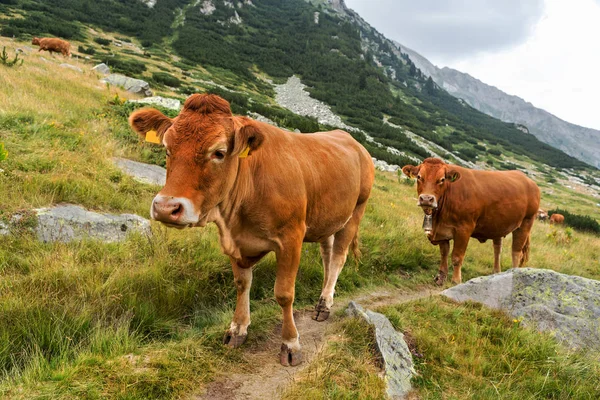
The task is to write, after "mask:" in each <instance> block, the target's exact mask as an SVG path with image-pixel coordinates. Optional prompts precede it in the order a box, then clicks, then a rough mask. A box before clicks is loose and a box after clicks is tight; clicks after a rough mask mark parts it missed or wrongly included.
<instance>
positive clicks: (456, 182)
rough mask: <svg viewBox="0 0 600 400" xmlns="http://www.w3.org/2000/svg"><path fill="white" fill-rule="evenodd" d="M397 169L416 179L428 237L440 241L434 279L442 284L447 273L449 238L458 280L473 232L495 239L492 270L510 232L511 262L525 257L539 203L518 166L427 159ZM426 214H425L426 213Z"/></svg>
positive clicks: (477, 236) (517, 263) (521, 262)
mask: <svg viewBox="0 0 600 400" xmlns="http://www.w3.org/2000/svg"><path fill="white" fill-rule="evenodd" d="M402 172H404V174H406V175H407V176H409V177H413V178H415V177H416V178H417V193H418V195H419V200H418V205H419V206H420V207H422V208H423V211H424V212H425V214H426V215H431V220H432V226H431V230H430V232H429V233H428V235H427V236H428V239H429V240H430V241H431V243H432V244H434V245H439V246H440V253H441V255H442V260H441V263H440V270H439V274H438V275H437V277H436V278H435V281H436V283H437V284H438V285H442V284H443V283H444V281H445V280H446V278H447V276H448V253H449V251H450V240H454V247H453V249H452V265H453V267H454V271H453V274H452V282H454V283H460V282H461V281H462V276H461V266H462V263H463V259H464V256H465V251H466V250H467V245H468V244H469V238H471V237H474V238H475V239H477V240H479V241H480V242H482V243H483V242H485V241H486V240H488V239H492V240H493V242H494V272H500V252H501V250H502V238H503V237H504V236H506V235H508V234H509V233H511V232H512V234H513V242H512V266H513V268H515V267H517V266H523V265H524V264H525V263H526V262H527V259H528V257H529V241H530V239H529V236H530V231H531V227H532V226H533V222H534V221H535V218H536V216H537V212H538V209H539V206H540V189H539V188H538V186H537V185H536V184H535V182H533V181H532V180H531V179H529V178H528V177H527V176H525V174H523V173H522V172H519V171H502V172H500V171H478V170H471V169H467V168H462V167H459V166H455V165H449V164H446V163H444V162H443V161H442V160H440V159H437V158H427V159H425V160H424V161H423V164H421V165H419V166H416V167H415V166H412V165H406V166H405V167H403V168H402ZM425 218H427V217H425Z"/></svg>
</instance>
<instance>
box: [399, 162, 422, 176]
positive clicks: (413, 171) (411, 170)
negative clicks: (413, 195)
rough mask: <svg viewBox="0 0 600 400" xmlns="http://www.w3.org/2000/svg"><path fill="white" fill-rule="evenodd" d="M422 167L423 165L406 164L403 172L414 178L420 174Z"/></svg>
mask: <svg viewBox="0 0 600 400" xmlns="http://www.w3.org/2000/svg"><path fill="white" fill-rule="evenodd" d="M420 169H421V166H420V165H419V166H417V167H415V166H414V165H410V164H409V165H405V166H404V167H402V172H404V175H406V176H408V177H409V178H414V177H416V176H417V175H419V170H420Z"/></svg>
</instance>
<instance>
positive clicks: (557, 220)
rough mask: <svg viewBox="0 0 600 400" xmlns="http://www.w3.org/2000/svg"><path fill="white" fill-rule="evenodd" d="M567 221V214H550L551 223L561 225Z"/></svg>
mask: <svg viewBox="0 0 600 400" xmlns="http://www.w3.org/2000/svg"><path fill="white" fill-rule="evenodd" d="M564 222H565V216H564V215H562V214H552V215H551V216H550V224H556V225H560V224H562V223H564Z"/></svg>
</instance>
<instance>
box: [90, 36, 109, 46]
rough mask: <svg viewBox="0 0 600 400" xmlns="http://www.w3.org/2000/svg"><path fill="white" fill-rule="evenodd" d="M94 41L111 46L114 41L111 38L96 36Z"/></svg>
mask: <svg viewBox="0 0 600 400" xmlns="http://www.w3.org/2000/svg"><path fill="white" fill-rule="evenodd" d="M94 42H96V43H98V44H99V45H101V46H109V45H110V44H111V43H112V42H111V40H110V39H104V38H101V37H97V38H94Z"/></svg>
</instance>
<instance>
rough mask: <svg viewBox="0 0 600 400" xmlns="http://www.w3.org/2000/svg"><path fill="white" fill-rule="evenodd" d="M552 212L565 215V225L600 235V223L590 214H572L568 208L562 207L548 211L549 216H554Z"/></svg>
mask: <svg viewBox="0 0 600 400" xmlns="http://www.w3.org/2000/svg"><path fill="white" fill-rule="evenodd" d="M552 214H561V215H564V217H565V225H567V226H570V227H572V228H573V229H577V230H578V231H582V232H591V233H595V234H596V235H600V224H599V223H598V221H597V220H595V219H594V218H592V217H590V216H589V215H578V214H572V213H570V212H568V211H567V210H562V209H560V208H557V209H554V210H550V211H548V216H552Z"/></svg>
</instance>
